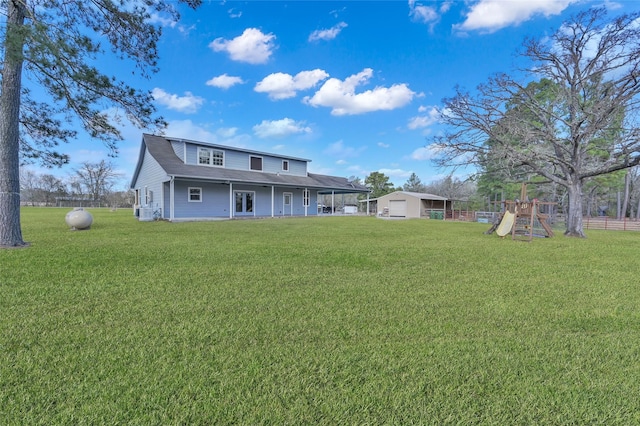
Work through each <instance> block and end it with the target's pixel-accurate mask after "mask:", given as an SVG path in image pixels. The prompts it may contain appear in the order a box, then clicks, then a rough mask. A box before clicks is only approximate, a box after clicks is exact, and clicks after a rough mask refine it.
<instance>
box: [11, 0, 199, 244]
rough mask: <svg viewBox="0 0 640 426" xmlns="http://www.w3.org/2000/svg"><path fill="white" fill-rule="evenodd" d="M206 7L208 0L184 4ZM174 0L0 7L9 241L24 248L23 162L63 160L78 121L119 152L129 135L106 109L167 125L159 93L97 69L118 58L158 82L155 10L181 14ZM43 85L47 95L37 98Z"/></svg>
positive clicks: (142, 122) (17, 1)
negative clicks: (155, 98)
mask: <svg viewBox="0 0 640 426" xmlns="http://www.w3.org/2000/svg"><path fill="white" fill-rule="evenodd" d="M180 1H181V2H182V3H185V4H187V5H188V6H189V7H194V8H195V7H197V6H198V5H199V4H200V3H201V0H180ZM175 5H176V2H174V1H169V0H166V1H165V0H144V1H140V2H132V3H127V2H123V1H114V0H102V1H99V2H98V1H83V0H75V1H59V0H38V1H30V0H7V1H2V2H1V3H0V13H2V14H3V15H4V16H5V25H4V28H3V30H2V33H1V35H0V37H1V40H2V43H1V44H0V55H2V60H3V62H2V71H1V74H0V77H1V79H2V81H1V86H0V90H1V92H0V211H1V212H2V214H1V215H0V246H4V247H15V246H22V245H25V243H24V242H23V241H22V233H21V229H20V220H19V216H20V214H19V212H20V186H19V167H20V163H21V162H32V161H37V162H39V163H40V164H43V165H45V166H59V165H62V164H65V163H67V162H68V156H67V155H66V154H65V153H64V152H63V151H61V150H59V148H58V147H59V145H60V144H61V143H64V142H67V141H69V140H70V139H71V138H75V137H76V136H77V130H76V129H75V127H74V126H75V125H77V123H78V122H79V124H80V126H81V127H82V128H83V129H84V130H85V131H86V132H87V134H88V135H89V136H90V137H91V138H96V139H100V140H102V141H103V142H104V143H105V145H106V146H107V147H108V148H109V150H110V152H111V154H113V155H116V154H117V142H118V141H119V140H121V138H122V135H121V134H120V131H119V130H118V127H117V125H116V123H114V122H113V120H112V119H111V118H110V117H109V116H108V114H107V113H106V112H105V111H107V109H108V108H110V107H115V108H116V109H117V110H118V111H119V114H120V115H121V116H122V117H125V118H126V119H128V120H129V121H131V122H132V123H133V124H135V125H137V126H138V127H141V128H149V129H161V128H162V127H164V125H165V122H164V120H163V119H162V117H159V116H157V115H156V110H155V108H154V106H153V103H152V96H151V93H150V92H148V91H144V90H140V89H137V88H135V87H133V86H131V85H129V84H127V83H126V82H125V81H124V80H122V79H121V78H122V77H121V76H110V75H107V74H105V73H103V72H102V71H101V70H100V69H98V68H97V67H96V65H95V64H96V63H98V61H97V59H98V58H99V57H101V56H104V55H114V56H115V57H116V60H119V61H123V62H128V63H130V64H131V65H132V73H133V74H134V75H137V76H141V77H143V78H149V77H150V76H151V75H152V74H153V73H155V72H156V71H157V58H158V50H157V42H158V40H159V37H160V35H161V28H160V27H159V26H157V25H156V24H154V23H153V22H152V19H151V16H152V13H162V14H165V15H168V16H169V17H170V18H171V19H174V20H177V19H178V17H179V16H178V12H177V10H176V7H175ZM35 89H37V93H38V96H37V97H36V96H35V95H34V91H35Z"/></svg>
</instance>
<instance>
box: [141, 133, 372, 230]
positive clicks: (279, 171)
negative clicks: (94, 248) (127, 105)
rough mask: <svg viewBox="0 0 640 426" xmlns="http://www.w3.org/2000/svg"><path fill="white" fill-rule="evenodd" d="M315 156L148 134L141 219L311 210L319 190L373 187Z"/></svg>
mask: <svg viewBox="0 0 640 426" xmlns="http://www.w3.org/2000/svg"><path fill="white" fill-rule="evenodd" d="M310 161H311V160H307V159H303V158H296V157H289V156H283V155H279V154H270V153H265V152H258V151H252V150H247V149H241V148H234V147H229V146H223V145H215V144H210V143H206V142H198V141H192V140H185V139H178V138H171V137H165V136H154V135H149V134H144V135H143V136H142V144H141V146H140V154H139V157H138V163H137V165H136V168H135V171H134V173H133V178H132V181H131V189H133V190H134V191H135V203H134V212H135V214H136V215H137V216H138V217H139V218H140V220H153V219H154V218H162V219H166V220H171V221H174V220H199V219H200V220H201V219H213V218H230V219H233V218H242V217H280V216H310V215H316V214H318V207H317V200H318V195H319V194H345V193H368V192H369V189H368V188H366V187H365V186H362V185H357V184H353V183H351V182H350V181H349V180H348V179H346V178H342V177H336V176H327V175H319V174H313V173H309V172H308V171H307V166H308V163H309V162H310Z"/></svg>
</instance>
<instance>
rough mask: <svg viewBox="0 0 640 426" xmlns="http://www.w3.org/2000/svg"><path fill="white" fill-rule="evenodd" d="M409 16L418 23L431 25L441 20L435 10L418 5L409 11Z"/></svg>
mask: <svg viewBox="0 0 640 426" xmlns="http://www.w3.org/2000/svg"><path fill="white" fill-rule="evenodd" d="M409 16H411V19H413V20H414V21H416V22H422V23H429V22H433V21H437V20H438V19H440V16H439V15H438V12H437V11H436V9H435V8H433V7H430V6H421V5H416V6H414V7H413V8H411V9H410V10H409Z"/></svg>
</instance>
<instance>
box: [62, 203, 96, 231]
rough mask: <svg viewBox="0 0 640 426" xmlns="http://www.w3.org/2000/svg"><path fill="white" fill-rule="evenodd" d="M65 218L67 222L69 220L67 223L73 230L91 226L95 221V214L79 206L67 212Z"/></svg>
mask: <svg viewBox="0 0 640 426" xmlns="http://www.w3.org/2000/svg"><path fill="white" fill-rule="evenodd" d="M64 220H65V222H67V225H69V226H70V227H71V230H72V231H75V230H81V229H89V228H91V224H92V223H93V216H91V213H89V212H88V211H86V210H85V209H83V208H82V207H77V208H75V209H73V210H71V211H70V212H69V213H67V215H66V216H65V218H64Z"/></svg>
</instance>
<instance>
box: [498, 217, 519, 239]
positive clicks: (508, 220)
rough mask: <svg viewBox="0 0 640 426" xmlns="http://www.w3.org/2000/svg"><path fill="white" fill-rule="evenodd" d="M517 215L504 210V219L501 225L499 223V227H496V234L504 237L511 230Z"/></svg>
mask: <svg viewBox="0 0 640 426" xmlns="http://www.w3.org/2000/svg"><path fill="white" fill-rule="evenodd" d="M515 217H516V215H515V214H513V213H511V212H509V211H506V212H504V216H503V217H502V221H501V222H500V225H498V229H496V234H498V236H499V237H504V236H505V235H507V234H508V233H509V232H511V228H512V227H513V219H514V218H515Z"/></svg>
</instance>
